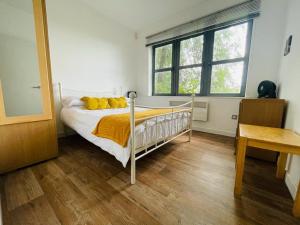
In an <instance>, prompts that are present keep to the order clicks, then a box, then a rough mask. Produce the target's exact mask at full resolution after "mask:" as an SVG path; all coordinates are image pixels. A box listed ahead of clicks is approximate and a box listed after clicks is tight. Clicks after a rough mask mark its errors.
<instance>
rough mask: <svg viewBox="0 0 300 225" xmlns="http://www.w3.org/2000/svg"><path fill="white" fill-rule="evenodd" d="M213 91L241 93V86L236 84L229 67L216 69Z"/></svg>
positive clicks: (213, 77) (213, 78)
mask: <svg viewBox="0 0 300 225" xmlns="http://www.w3.org/2000/svg"><path fill="white" fill-rule="evenodd" d="M211 83H212V85H211V93H239V92H240V88H239V87H237V86H236V85H234V81H233V80H232V77H231V74H230V70H229V67H226V66H223V67H221V66H220V67H218V68H216V69H215V71H214V74H213V76H212V81H211Z"/></svg>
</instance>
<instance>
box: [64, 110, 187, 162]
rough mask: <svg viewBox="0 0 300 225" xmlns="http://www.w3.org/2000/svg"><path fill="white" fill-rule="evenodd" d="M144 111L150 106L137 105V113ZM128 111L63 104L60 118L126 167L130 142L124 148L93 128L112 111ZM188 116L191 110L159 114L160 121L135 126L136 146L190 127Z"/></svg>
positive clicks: (149, 121) (116, 112)
mask: <svg viewBox="0 0 300 225" xmlns="http://www.w3.org/2000/svg"><path fill="white" fill-rule="evenodd" d="M144 110H147V109H145V108H139V107H137V108H135V111H137V112H139V111H144ZM129 111H130V109H129V107H128V108H122V109H104V110H86V109H84V108H82V107H80V106H73V107H63V109H62V111H61V120H62V121H63V122H64V124H65V125H67V126H68V127H70V128H72V129H73V130H75V131H76V132H77V133H78V134H79V135H81V136H82V137H83V138H85V139H86V140H88V141H89V142H91V143H93V144H94V145H96V146H98V147H100V149H102V150H104V151H106V152H108V153H110V154H111V155H113V156H115V158H116V159H117V160H118V161H120V162H121V163H122V165H123V166H124V167H126V164H127V162H128V160H129V158H130V144H128V146H127V147H122V146H121V145H119V144H117V143H116V142H114V141H112V140H110V139H106V138H101V137H97V136H95V135H93V134H92V131H93V130H94V129H95V127H96V125H97V123H98V122H99V120H100V119H101V118H102V117H104V116H107V115H113V114H121V113H129ZM189 117H190V113H188V112H179V113H176V114H174V115H173V116H171V115H168V116H161V117H158V119H157V122H158V123H156V119H151V120H147V121H145V122H144V123H142V124H139V125H138V126H137V127H136V129H135V137H136V139H135V143H136V148H139V147H141V146H145V145H147V144H150V143H153V142H155V140H156V139H157V138H167V137H169V136H171V135H174V134H176V133H178V132H180V131H183V130H184V129H187V128H188V124H189ZM156 124H157V125H156ZM146 131H147V132H146ZM128 143H130V140H129V141H128Z"/></svg>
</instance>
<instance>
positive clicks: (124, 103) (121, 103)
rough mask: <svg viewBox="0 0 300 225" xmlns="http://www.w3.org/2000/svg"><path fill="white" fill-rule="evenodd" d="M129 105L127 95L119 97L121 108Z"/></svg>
mask: <svg viewBox="0 0 300 225" xmlns="http://www.w3.org/2000/svg"><path fill="white" fill-rule="evenodd" d="M127 106H128V104H127V101H126V98H125V97H121V98H119V107H120V108H126V107H127Z"/></svg>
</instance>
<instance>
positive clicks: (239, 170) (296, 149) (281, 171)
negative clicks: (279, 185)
mask: <svg viewBox="0 0 300 225" xmlns="http://www.w3.org/2000/svg"><path fill="white" fill-rule="evenodd" d="M247 146H251V147H256V148H262V149H266V150H270V151H276V152H280V156H279V158H278V162H277V172H276V176H277V178H280V179H283V178H284V176H285V166H286V160H287V156H288V154H297V155H300V135H297V134H296V133H294V132H293V131H291V130H286V129H280V128H271V127H262V126H253V125H245V124H240V127H239V141H238V149H237V159H236V177H235V187H234V194H235V195H236V196H240V195H241V191H242V181H243V174H244V163H245V156H246V149H247ZM293 214H294V216H295V217H300V183H299V186H298V191H297V196H296V200H295V203H294V208H293Z"/></svg>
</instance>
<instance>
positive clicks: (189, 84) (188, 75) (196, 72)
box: [178, 67, 202, 94]
mask: <svg viewBox="0 0 300 225" xmlns="http://www.w3.org/2000/svg"><path fill="white" fill-rule="evenodd" d="M201 70H202V68H201V67H195V68H188V69H181V70H180V71H179V90H178V92H179V94H193V93H197V94H199V93H200V83H201Z"/></svg>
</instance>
